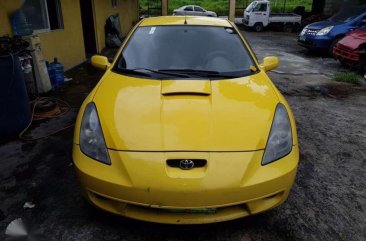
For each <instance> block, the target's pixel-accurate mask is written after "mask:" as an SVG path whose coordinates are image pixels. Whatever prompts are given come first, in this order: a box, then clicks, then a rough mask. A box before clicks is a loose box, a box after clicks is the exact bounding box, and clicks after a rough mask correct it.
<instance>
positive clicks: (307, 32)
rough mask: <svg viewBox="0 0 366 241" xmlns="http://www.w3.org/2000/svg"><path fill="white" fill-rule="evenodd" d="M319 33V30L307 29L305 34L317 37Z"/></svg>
mask: <svg viewBox="0 0 366 241" xmlns="http://www.w3.org/2000/svg"><path fill="white" fill-rule="evenodd" d="M318 32H319V30H317V29H307V30H306V32H305V34H308V35H316V34H317V33H318Z"/></svg>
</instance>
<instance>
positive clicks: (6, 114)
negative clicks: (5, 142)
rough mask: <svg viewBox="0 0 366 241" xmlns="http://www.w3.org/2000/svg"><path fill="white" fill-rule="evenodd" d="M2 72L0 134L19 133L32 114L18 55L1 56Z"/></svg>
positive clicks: (0, 83)
mask: <svg viewBox="0 0 366 241" xmlns="http://www.w3.org/2000/svg"><path fill="white" fill-rule="evenodd" d="M0 73H1V77H0V136H4V135H12V134H19V133H20V132H21V131H22V130H23V129H24V128H25V127H26V126H27V125H28V124H29V122H30V121H31V116H32V114H31V108H30V104H29V99H28V94H27V90H26V87H25V81H24V75H23V71H22V69H21V65H20V60H19V58H18V56H16V55H12V56H10V55H8V56H0Z"/></svg>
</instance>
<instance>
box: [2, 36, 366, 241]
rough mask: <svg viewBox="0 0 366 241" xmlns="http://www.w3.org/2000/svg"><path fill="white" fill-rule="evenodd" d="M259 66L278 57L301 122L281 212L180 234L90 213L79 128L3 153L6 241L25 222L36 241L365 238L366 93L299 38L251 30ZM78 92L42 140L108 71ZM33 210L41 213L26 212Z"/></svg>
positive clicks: (81, 81)
mask: <svg viewBox="0 0 366 241" xmlns="http://www.w3.org/2000/svg"><path fill="white" fill-rule="evenodd" d="M244 34H245V36H246V38H247V39H248V40H249V42H250V43H251V45H252V47H253V49H254V51H255V52H256V54H257V56H258V58H259V59H261V58H262V57H263V56H265V55H271V54H276V55H279V56H280V58H281V63H282V64H281V67H280V68H279V69H277V70H276V71H275V72H272V73H270V76H271V77H272V79H273V81H274V82H275V84H276V85H277V86H278V88H279V89H280V90H281V92H282V93H283V94H284V95H285V97H286V98H287V100H288V101H289V103H290V105H291V107H292V110H293V112H294V114H295V118H296V121H297V127H298V135H299V142H300V151H301V160H300V166H299V172H298V176H297V179H296V183H295V185H294V187H293V189H292V192H291V193H290V196H289V199H288V201H287V202H286V203H284V204H283V205H282V206H280V207H278V208H276V209H274V210H271V211H269V212H266V213H263V214H259V215H256V216H252V217H248V218H244V219H239V220H235V221H230V222H224V223H218V224H210V225H199V226H171V225H161V224H152V223H146V222H140V221H134V220H130V219H126V218H123V217H118V216H114V215H110V214H108V213H105V212H102V211H98V210H96V209H93V208H91V207H89V206H88V205H87V204H86V203H85V202H84V200H83V198H82V196H81V193H80V190H79V187H78V183H77V179H76V177H75V174H74V171H73V167H72V164H71V163H72V162H71V147H72V136H73V133H72V132H73V130H72V129H68V130H66V131H63V132H61V133H59V134H57V135H54V136H52V137H49V138H47V139H42V140H39V141H36V142H21V141H19V140H17V139H14V138H13V139H7V140H6V141H5V140H4V141H2V142H1V146H0V156H1V157H2V158H1V160H0V200H1V202H0V240H4V239H5V234H4V231H5V229H6V226H7V225H8V224H9V223H10V222H11V221H12V220H14V219H17V218H22V219H23V220H24V221H25V222H26V223H27V224H26V225H27V227H30V228H29V229H30V230H31V231H32V232H34V233H39V234H40V238H39V239H36V240H48V241H52V240H65V241H72V240H78V241H79V240H83V241H87V240H111V241H112V240H159V241H161V240H190V241H193V240H220V241H222V240H241V241H249V240H289V241H293V240H355V241H356V240H357V241H361V240H365V237H366V218H365V217H366V183H365V180H366V172H365V164H366V118H365V117H366V108H365V107H366V88H365V87H359V86H353V85H348V84H340V83H336V82H334V81H332V80H331V76H332V74H333V73H334V72H336V71H338V68H339V65H338V63H337V62H335V61H333V60H332V59H329V58H324V57H321V56H311V55H308V54H307V53H306V51H304V50H303V49H302V48H301V47H298V46H297V44H296V36H295V35H294V34H284V33H276V32H264V33H252V32H245V33H244ZM68 75H69V76H72V77H73V78H74V80H73V84H70V85H69V86H66V87H65V88H64V89H62V90H60V91H58V92H57V93H56V95H57V96H59V97H60V98H63V99H66V100H67V101H69V102H70V103H71V104H72V106H73V109H72V110H71V111H70V112H69V113H68V114H67V115H66V116H64V117H63V118H62V119H59V120H51V121H49V122H47V123H43V124H40V125H38V126H36V127H35V129H34V130H33V131H32V132H31V134H32V135H33V136H35V135H40V134H41V135H42V134H44V133H46V132H48V131H50V130H52V128H56V129H57V128H60V127H62V126H66V125H68V124H70V123H72V122H73V121H74V119H75V115H76V113H77V108H78V107H79V106H80V104H81V101H82V99H83V98H85V96H86V94H87V93H88V91H89V90H90V89H91V88H92V86H94V85H95V83H96V82H97V80H98V79H99V78H100V75H101V73H100V72H97V71H95V70H92V69H90V68H89V67H87V65H83V66H81V67H79V68H76V69H74V70H73V71H70V72H69V73H68ZM25 202H32V203H34V204H35V205H36V206H35V207H34V208H32V209H24V208H23V205H24V203H25Z"/></svg>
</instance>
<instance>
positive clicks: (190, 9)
mask: <svg viewBox="0 0 366 241" xmlns="http://www.w3.org/2000/svg"><path fill="white" fill-rule="evenodd" d="M184 11H193V7H192V6H188V7H186V8H185V9H184Z"/></svg>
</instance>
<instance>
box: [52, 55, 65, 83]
mask: <svg viewBox="0 0 366 241" xmlns="http://www.w3.org/2000/svg"><path fill="white" fill-rule="evenodd" d="M52 68H53V69H54V71H55V82H56V84H57V86H60V85H62V84H63V83H64V78H65V76H64V66H63V64H61V63H60V62H58V59H57V58H54V61H53V63H52Z"/></svg>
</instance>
